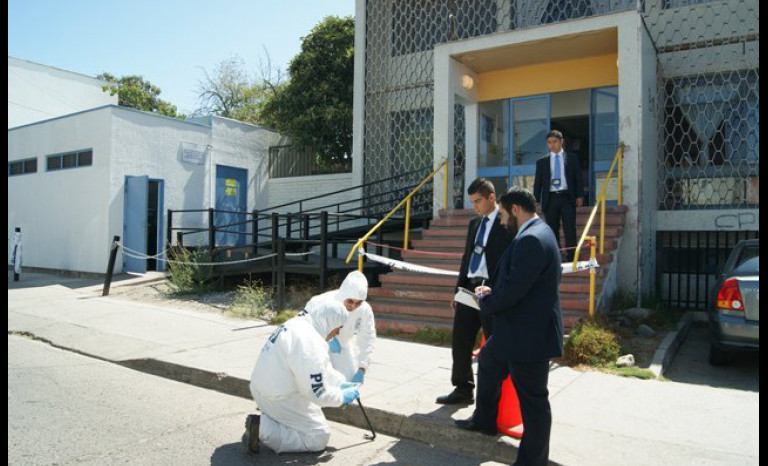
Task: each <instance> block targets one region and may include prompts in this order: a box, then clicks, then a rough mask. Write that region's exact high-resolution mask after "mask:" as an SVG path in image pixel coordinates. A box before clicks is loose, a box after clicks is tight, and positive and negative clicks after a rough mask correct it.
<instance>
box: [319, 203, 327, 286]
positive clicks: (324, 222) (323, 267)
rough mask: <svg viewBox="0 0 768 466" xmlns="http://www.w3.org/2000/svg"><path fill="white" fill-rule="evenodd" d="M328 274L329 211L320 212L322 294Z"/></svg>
mask: <svg viewBox="0 0 768 466" xmlns="http://www.w3.org/2000/svg"><path fill="white" fill-rule="evenodd" d="M327 274H328V211H327V210H324V211H322V212H320V292H321V293H322V292H324V291H325V287H326V286H327V284H328V283H327Z"/></svg>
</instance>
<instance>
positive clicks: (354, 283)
mask: <svg viewBox="0 0 768 466" xmlns="http://www.w3.org/2000/svg"><path fill="white" fill-rule="evenodd" d="M366 298H368V279H367V278H365V275H363V273H362V272H360V271H359V270H355V271H353V272H349V274H348V275H347V278H345V279H344V281H343V282H342V283H341V286H340V287H339V290H338V291H337V292H336V299H337V300H338V301H339V302H342V303H343V302H344V300H345V299H354V300H356V301H365V300H366Z"/></svg>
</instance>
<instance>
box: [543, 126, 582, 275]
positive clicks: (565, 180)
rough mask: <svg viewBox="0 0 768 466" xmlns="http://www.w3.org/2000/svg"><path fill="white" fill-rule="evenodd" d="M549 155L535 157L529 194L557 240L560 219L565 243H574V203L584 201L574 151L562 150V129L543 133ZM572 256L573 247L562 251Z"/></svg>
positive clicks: (566, 258) (567, 245)
mask: <svg viewBox="0 0 768 466" xmlns="http://www.w3.org/2000/svg"><path fill="white" fill-rule="evenodd" d="M547 145H548V146H549V156H548V157H542V158H541V159H539V160H537V161H536V178H535V180H534V182H533V194H534V195H535V196H536V201H537V202H538V203H539V204H540V205H541V211H542V212H543V213H544V217H545V218H546V220H547V225H549V226H550V228H552V231H554V232H555V239H556V240H557V243H558V244H560V219H562V221H563V232H564V233H565V247H566V248H573V247H575V246H576V207H581V206H582V205H584V179H583V178H582V176H581V165H580V164H579V158H578V157H576V155H575V154H569V153H566V152H565V151H564V150H563V133H561V132H560V131H556V130H553V131H550V132H549V133H548V134H547ZM572 258H573V250H571V249H569V250H568V251H566V254H565V260H566V261H569V260H571V259H572Z"/></svg>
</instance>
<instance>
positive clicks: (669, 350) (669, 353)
mask: <svg viewBox="0 0 768 466" xmlns="http://www.w3.org/2000/svg"><path fill="white" fill-rule="evenodd" d="M702 320H704V321H706V315H705V314H704V313H703V312H692V311H688V312H686V313H685V314H684V315H683V318H682V319H680V322H678V324H677V330H674V331H672V332H669V333H667V336H666V337H664V340H662V342H661V343H660V344H659V347H658V348H657V349H656V352H655V353H654V355H653V361H652V362H651V366H650V367H649V368H648V369H649V370H650V371H651V372H653V373H654V375H655V376H656V378H657V379H659V378H661V377H662V376H663V375H664V373H665V372H666V371H667V370H669V367H670V366H671V365H672V361H673V360H674V359H675V356H676V355H677V351H678V350H679V349H680V346H681V345H682V344H683V342H684V341H685V338H686V337H687V336H688V332H690V331H691V325H692V324H693V322H694V321H696V322H700V321H702Z"/></svg>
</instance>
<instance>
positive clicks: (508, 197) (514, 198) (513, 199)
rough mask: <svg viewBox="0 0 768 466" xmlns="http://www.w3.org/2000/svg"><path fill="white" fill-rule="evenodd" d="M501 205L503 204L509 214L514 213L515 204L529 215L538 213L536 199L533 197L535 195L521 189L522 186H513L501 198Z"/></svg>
mask: <svg viewBox="0 0 768 466" xmlns="http://www.w3.org/2000/svg"><path fill="white" fill-rule="evenodd" d="M499 203H501V206H502V207H504V209H506V210H507V212H512V205H513V204H514V205H517V206H520V208H521V209H523V210H524V211H526V212H528V213H529V214H532V213H535V212H536V198H535V197H533V194H532V193H531V192H530V191H528V190H527V189H525V188H521V187H520V186H512V187H511V188H509V191H507V193H506V194H504V195H503V196H501V199H500V200H499Z"/></svg>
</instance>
